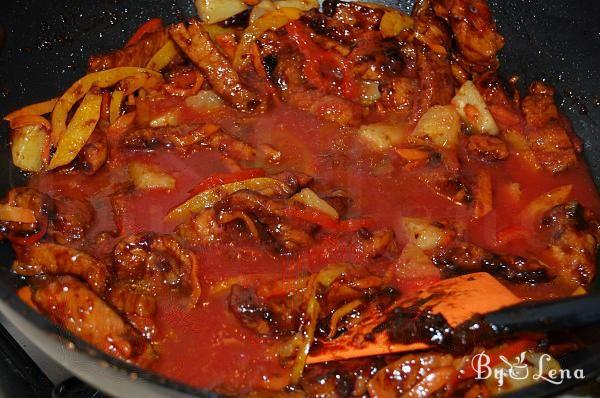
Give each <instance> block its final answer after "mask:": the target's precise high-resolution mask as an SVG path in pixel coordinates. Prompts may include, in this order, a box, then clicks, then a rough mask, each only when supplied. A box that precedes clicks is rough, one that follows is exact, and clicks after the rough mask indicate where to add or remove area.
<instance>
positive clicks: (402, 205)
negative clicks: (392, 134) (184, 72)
mask: <svg viewBox="0 0 600 398" xmlns="http://www.w3.org/2000/svg"><path fill="white" fill-rule="evenodd" d="M152 106H153V107H154V108H152V109H151V112H152V113H154V114H160V113H161V112H166V111H169V110H173V109H180V112H181V114H180V116H181V118H182V119H183V121H184V122H210V121H217V120H218V121H219V124H220V125H221V126H223V129H224V130H225V131H227V132H230V133H232V134H234V135H236V136H238V137H240V138H242V139H243V140H245V141H247V142H249V143H251V144H253V145H255V146H256V145H259V144H267V143H268V144H269V145H271V146H272V147H274V148H276V149H277V150H279V151H281V152H282V160H281V162H280V163H279V164H269V163H264V162H263V161H261V160H260V159H259V161H257V162H256V163H254V164H246V165H244V166H247V167H263V168H265V169H266V171H267V174H269V173H275V172H278V171H282V170H296V171H301V172H305V173H307V174H310V175H312V176H314V177H315V183H316V185H315V187H316V189H317V190H318V191H327V190H332V189H343V190H345V191H346V192H347V193H348V195H349V197H351V198H352V199H353V202H352V206H351V208H350V211H349V214H348V217H349V218H352V217H360V218H369V219H371V220H372V223H373V227H392V228H393V229H394V231H395V233H396V239H397V241H398V243H399V247H400V248H401V247H402V246H403V244H404V243H405V241H406V237H405V235H404V231H403V230H402V227H401V217H404V216H410V217H424V218H429V219H433V220H441V219H443V220H447V219H450V220H454V222H455V223H457V224H458V223H460V224H464V225H465V227H466V229H465V238H466V240H468V241H471V242H473V243H475V244H477V245H480V246H483V247H485V248H488V249H491V250H494V251H498V252H507V253H513V254H521V255H531V254H533V255H535V254H536V251H538V250H540V249H541V247H540V245H539V244H537V245H536V242H531V241H527V242H524V241H521V242H518V241H517V242H511V244H509V245H502V244H499V243H498V242H497V234H498V231H500V230H502V229H504V228H506V227H510V226H512V225H520V224H521V219H520V217H519V214H520V212H521V211H522V209H523V208H524V207H525V206H526V205H527V204H528V203H529V202H530V201H531V200H532V199H534V198H535V197H537V196H539V195H541V194H543V193H545V192H547V191H549V190H550V189H553V188H556V187H558V186H561V185H566V184H571V185H573V191H572V193H571V196H570V199H575V200H578V201H579V202H580V203H582V204H583V205H584V206H586V207H587V208H589V209H590V210H592V211H593V212H594V213H596V214H599V213H600V200H599V198H598V194H597V192H596V189H595V187H594V184H593V182H592V180H591V178H590V176H589V173H588V170H587V167H586V166H585V165H584V164H583V163H581V161H580V163H579V164H578V165H577V166H576V167H574V168H571V169H569V170H568V171H566V172H563V173H561V174H559V175H557V176H552V175H550V174H548V173H545V172H538V171H535V170H531V168H530V167H529V166H528V165H527V163H526V162H525V161H524V160H523V159H521V158H520V156H519V155H518V154H515V153H511V155H510V156H509V158H508V159H507V160H505V161H502V162H497V163H483V162H481V161H476V160H469V159H467V157H466V156H465V155H464V154H461V163H462V169H461V172H462V173H463V175H464V176H466V178H467V180H468V179H469V178H471V177H472V176H473V175H475V174H476V173H477V172H478V171H479V170H481V169H484V168H485V169H487V170H489V171H490V173H491V175H492V178H493V187H494V197H493V199H494V210H493V211H492V212H491V213H489V214H488V215H487V216H485V217H483V218H482V219H479V220H473V219H472V209H471V208H470V207H469V206H461V205H456V204H454V203H452V202H451V201H449V200H448V199H447V198H445V197H442V196H440V195H439V194H437V193H435V192H434V191H433V190H432V189H431V188H429V187H427V186H426V185H425V184H424V183H422V182H420V180H419V179H418V172H416V173H415V172H410V173H407V172H402V171H400V170H399V168H398V167H397V164H396V162H397V161H396V158H397V156H396V155H395V154H394V153H393V151H389V152H385V153H373V152H371V151H369V150H368V149H367V148H366V147H365V145H364V144H363V143H362V142H361V141H360V140H358V139H356V136H355V133H356V128H349V127H340V126H339V125H336V124H331V123H327V122H324V121H321V120H319V119H317V118H316V117H314V116H312V115H310V114H308V113H305V112H302V111H299V110H295V109H292V108H288V107H286V106H284V105H278V106H277V107H275V108H274V109H272V110H271V111H269V112H268V113H266V114H263V115H260V116H255V117H248V116H242V115H240V114H238V113H236V112H234V111H232V110H225V111H218V112H216V113H214V114H212V115H208V116H207V115H204V116H199V115H197V114H194V113H193V112H192V111H191V110H190V109H187V108H186V107H184V106H183V105H182V104H181V102H180V101H177V100H171V101H169V102H166V103H163V104H152ZM133 159H145V160H148V161H151V162H152V163H154V164H157V165H158V166H160V167H161V168H162V169H163V170H164V171H166V172H168V173H170V174H172V175H173V176H174V177H175V178H176V180H177V186H176V189H174V190H172V191H170V192H158V191H156V192H137V193H135V194H133V195H131V196H130V200H128V212H127V213H126V216H125V220H124V226H125V233H133V232H138V231H146V230H148V231H156V232H165V233H170V232H172V231H173V229H174V227H175V226H176V224H174V223H170V222H165V221H164V216H165V215H166V213H167V212H168V210H169V209H171V208H173V207H174V206H176V205H178V204H180V203H181V202H183V201H184V200H185V199H186V198H187V197H188V196H189V194H188V192H189V190H190V189H192V188H193V187H194V186H195V185H197V184H198V183H199V182H201V181H202V180H203V179H205V178H206V177H208V176H210V175H212V174H214V173H220V172H228V171H230V170H229V169H228V166H227V162H225V161H224V160H223V158H222V157H221V155H220V154H219V153H218V152H216V151H211V150H209V149H198V150H195V151H193V152H189V153H181V152H177V151H175V150H169V149H158V150H156V151H152V152H128V151H122V152H121V151H119V152H115V153H113V154H111V160H110V161H109V163H108V164H107V165H106V166H105V167H104V168H103V169H102V170H101V171H100V172H99V173H98V174H96V175H95V176H94V177H92V178H89V177H85V176H82V175H79V174H76V175H60V174H46V175H39V176H35V177H34V178H33V179H32V180H31V182H30V185H31V186H33V187H36V188H38V189H40V190H41V191H45V192H48V193H49V194H51V195H52V194H54V193H57V192H62V193H64V194H66V195H70V196H74V197H81V198H86V199H88V200H90V201H91V203H92V205H93V206H94V208H95V209H96V223H95V225H94V227H93V230H92V231H90V236H92V237H93V236H96V234H98V233H99V232H101V231H108V230H114V229H115V225H114V221H113V215H112V210H111V205H110V198H109V194H110V193H111V192H113V191H114V190H115V187H118V186H119V184H123V183H125V182H126V181H127V178H128V176H127V169H126V166H125V165H126V163H127V162H128V161H131V160H133ZM510 183H519V184H520V187H521V195H522V196H521V200H518V201H515V200H514V199H512V197H511V196H510V195H507V194H506V191H505V187H506V186H507V184H510ZM117 239H118V238H108V239H107V240H103V241H101V242H98V244H97V245H91V246H90V247H89V248H87V249H88V250H90V252H92V253H93V254H95V255H97V256H99V257H101V258H102V257H104V258H106V256H108V255H109V253H110V251H111V249H112V247H113V246H114V244H115V242H116V241H117ZM198 259H199V260H200V264H201V274H202V277H201V278H202V280H201V282H202V288H203V297H202V298H201V301H200V303H199V304H198V306H197V307H196V308H194V309H192V310H190V309H187V308H184V307H182V306H181V305H180V304H178V303H177V302H176V301H173V300H171V299H170V298H169V297H161V299H160V301H159V310H158V315H157V322H158V327H159V333H160V336H159V340H160V343H159V344H158V352H159V354H162V355H160V359H159V360H158V361H157V362H156V363H154V364H153V368H152V369H153V370H155V371H157V372H159V373H162V374H164V375H166V376H168V377H172V378H174V379H177V380H180V381H183V382H186V383H189V384H192V385H196V386H200V387H208V388H214V387H217V386H219V385H222V384H229V385H234V386H237V387H239V388H240V389H241V390H244V389H249V388H251V387H253V386H254V387H256V386H264V385H265V384H268V383H269V380H270V377H272V376H273V375H277V374H278V373H282V372H283V369H282V368H281V367H280V365H279V362H278V359H277V358H276V357H275V356H274V354H273V352H272V349H271V347H270V343H269V342H267V341H262V340H261V339H260V338H258V337H256V335H255V334H254V333H253V332H252V331H249V330H245V329H244V328H243V327H242V326H241V324H240V323H239V322H238V321H237V320H236V319H235V318H234V316H233V315H232V314H230V313H229V311H228V310H227V303H226V299H227V293H220V294H216V295H211V294H210V290H211V287H212V286H216V284H217V283H218V282H220V281H223V280H226V279H227V278H231V277H235V276H239V275H248V274H270V275H274V276H279V277H282V278H292V277H295V276H298V275H301V274H302V273H303V272H315V271H317V270H319V269H320V268H322V267H324V266H326V265H327V264H330V263H333V262H339V261H342V260H347V261H359V260H358V259H357V258H356V254H355V253H352V252H350V251H348V250H347V248H346V247H345V246H344V245H343V243H340V242H338V241H336V240H335V239H333V240H332V239H324V240H322V241H318V242H317V243H316V244H315V246H313V247H311V248H309V249H305V250H304V251H301V252H300V253H297V254H296V255H294V256H281V257H278V258H276V257H275V256H274V255H273V254H271V253H269V252H268V251H267V250H265V249H264V248H261V247H260V246H259V245H253V244H249V243H245V244H241V245H237V244H231V245H220V246H218V247H211V248H207V249H204V250H203V251H202V252H198ZM389 265H390V264H389V263H388V264H378V266H381V267H387V266H389ZM413 282H414V281H408V280H407V281H406V284H404V285H403V281H402V280H400V281H399V286H398V287H399V288H400V290H401V291H403V292H405V293H406V292H409V291H410V290H413V289H414V285H412V284H411V283H413ZM427 283H430V282H428V281H424V284H427ZM422 285H423V284H421V287H422ZM511 287H512V286H511ZM515 291H517V293H518V294H520V295H521V296H522V297H524V298H532V297H547V296H548V295H562V294H569V293H570V292H568V291H565V289H564V288H562V287H561V286H557V285H556V284H555V283H548V284H547V286H540V287H536V288H535V289H531V288H529V289H528V287H527V286H521V287H518V288H515Z"/></svg>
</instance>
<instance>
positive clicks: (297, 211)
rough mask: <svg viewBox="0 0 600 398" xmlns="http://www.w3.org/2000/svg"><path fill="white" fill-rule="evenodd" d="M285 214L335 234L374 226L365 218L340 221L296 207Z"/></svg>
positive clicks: (288, 209)
mask: <svg viewBox="0 0 600 398" xmlns="http://www.w3.org/2000/svg"><path fill="white" fill-rule="evenodd" d="M284 214H285V215H286V216H287V217H291V218H296V219H299V220H303V221H306V222H309V223H311V224H316V225H319V226H321V227H323V228H326V229H329V230H332V231H335V232H354V231H358V230H359V229H361V228H365V227H368V226H370V225H371V224H372V222H371V220H369V219H364V218H357V219H350V220H339V221H338V220H336V219H335V218H333V217H331V216H329V215H327V214H325V213H322V212H320V211H317V210H313V209H309V208H301V207H295V206H292V207H288V208H287V209H285V210H284Z"/></svg>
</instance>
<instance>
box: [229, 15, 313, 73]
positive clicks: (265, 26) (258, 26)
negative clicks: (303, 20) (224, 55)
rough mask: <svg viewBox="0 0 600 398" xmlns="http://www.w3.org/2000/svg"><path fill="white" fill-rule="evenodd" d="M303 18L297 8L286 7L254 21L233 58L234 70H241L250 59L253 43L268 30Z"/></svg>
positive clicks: (243, 36) (245, 32) (247, 29)
mask: <svg viewBox="0 0 600 398" xmlns="http://www.w3.org/2000/svg"><path fill="white" fill-rule="evenodd" d="M301 16H302V10H299V9H297V8H290V7H284V8H280V9H279V10H275V11H272V12H270V13H268V14H265V15H263V16H262V17H260V18H258V19H257V20H256V21H254V22H253V23H252V24H251V25H250V26H248V27H247V28H246V30H245V31H244V33H243V35H242V38H241V39H240V44H239V45H238V47H237V49H236V51H235V56H234V58H233V68H234V69H236V70H237V69H240V68H241V67H242V66H243V65H244V63H245V62H246V61H247V60H249V59H250V56H249V54H250V53H251V46H252V43H254V42H255V41H256V39H257V38H258V37H259V36H260V35H261V34H263V33H264V32H266V31H268V30H271V29H272V30H275V29H279V28H281V27H282V26H284V25H285V24H287V23H289V22H290V21H295V20H296V19H298V18H300V17H301Z"/></svg>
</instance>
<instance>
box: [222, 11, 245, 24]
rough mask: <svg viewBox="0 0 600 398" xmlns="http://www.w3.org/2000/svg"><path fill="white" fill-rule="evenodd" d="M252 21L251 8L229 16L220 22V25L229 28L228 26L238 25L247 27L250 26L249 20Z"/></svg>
mask: <svg viewBox="0 0 600 398" xmlns="http://www.w3.org/2000/svg"><path fill="white" fill-rule="evenodd" d="M249 21H250V10H249V9H248V10H246V11H242V12H240V13H239V14H235V15H234V16H231V17H229V18H227V19H226V20H224V21H222V22H220V23H219V25H221V26H223V27H225V28H228V27H238V28H245V27H247V26H248V22H249Z"/></svg>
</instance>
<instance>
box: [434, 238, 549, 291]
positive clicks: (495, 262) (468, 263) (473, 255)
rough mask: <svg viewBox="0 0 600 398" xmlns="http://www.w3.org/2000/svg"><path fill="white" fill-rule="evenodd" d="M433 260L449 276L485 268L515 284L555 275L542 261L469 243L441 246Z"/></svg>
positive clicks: (532, 281)
mask: <svg viewBox="0 0 600 398" xmlns="http://www.w3.org/2000/svg"><path fill="white" fill-rule="evenodd" d="M433 263H434V264H435V265H437V266H438V267H439V268H441V269H442V271H443V272H444V273H446V275H447V276H451V275H457V274H458V275H460V274H468V273H472V272H480V271H485V272H489V273H491V274H493V275H496V276H498V277H501V278H504V279H506V280H508V281H510V282H513V283H538V282H545V281H547V280H549V279H551V278H552V275H551V273H550V270H549V269H548V267H546V266H545V265H544V264H542V263H540V262H539V261H536V260H530V259H526V258H524V257H520V256H511V255H503V254H495V253H491V252H488V251H487V250H485V249H482V248H481V247H478V246H475V245H473V244H470V243H466V242H455V243H453V244H451V245H450V246H446V247H442V248H440V249H438V250H437V251H436V252H435V253H434V254H433Z"/></svg>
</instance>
